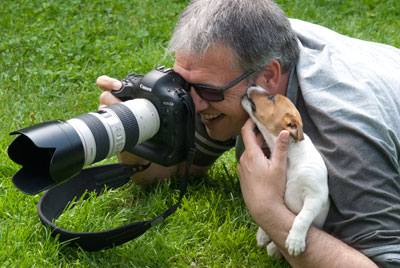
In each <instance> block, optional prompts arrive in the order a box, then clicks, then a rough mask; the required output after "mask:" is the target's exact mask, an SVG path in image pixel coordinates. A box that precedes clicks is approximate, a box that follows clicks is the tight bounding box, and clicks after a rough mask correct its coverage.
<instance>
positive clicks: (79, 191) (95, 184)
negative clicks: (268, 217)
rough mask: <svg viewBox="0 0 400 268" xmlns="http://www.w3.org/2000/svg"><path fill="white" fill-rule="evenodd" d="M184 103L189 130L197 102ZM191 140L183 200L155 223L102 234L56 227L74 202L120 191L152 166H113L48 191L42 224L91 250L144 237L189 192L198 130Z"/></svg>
mask: <svg viewBox="0 0 400 268" xmlns="http://www.w3.org/2000/svg"><path fill="white" fill-rule="evenodd" d="M182 100H183V102H184V103H185V105H186V106H187V108H188V109H187V110H188V111H189V116H188V120H187V124H188V129H194V109H193V103H192V102H191V100H189V99H186V98H183V99H182ZM187 139H188V144H190V148H189V152H188V157H187V161H186V167H185V174H184V176H183V178H182V181H181V183H180V194H179V199H178V201H177V203H176V204H174V205H173V206H171V207H170V208H168V209H167V210H165V211H164V212H163V213H162V214H160V215H159V216H157V217H154V218H152V219H151V220H147V221H141V222H133V223H130V224H127V225H123V226H120V227H117V228H114V229H110V230H105V231H98V232H71V231H68V230H65V229H63V228H60V227H58V226H56V225H55V224H54V221H55V220H56V219H57V218H58V217H59V216H60V215H61V214H62V213H63V212H64V211H65V210H66V208H68V207H69V206H70V204H71V202H74V200H78V199H80V198H81V197H82V196H83V195H84V197H83V198H87V197H89V194H88V193H90V192H95V193H96V194H98V195H100V194H102V193H103V192H104V190H105V189H106V188H107V189H115V188H118V187H120V186H122V185H124V184H126V183H127V182H128V181H129V180H130V177H131V176H132V175H133V174H134V173H135V172H138V171H143V170H144V169H146V168H147V167H148V166H149V165H150V164H148V165H147V166H140V165H138V166H131V165H124V164H110V165H103V166H94V167H90V168H86V169H83V170H82V172H81V173H80V174H79V175H77V176H76V177H74V178H72V179H70V180H68V181H67V182H65V183H63V184H61V185H59V186H57V187H54V188H52V189H50V190H47V191H46V192H45V193H44V194H43V195H42V197H41V198H40V200H39V203H38V205H37V210H38V214H39V218H40V220H41V222H42V223H43V224H44V225H47V226H49V227H50V229H51V230H52V235H53V236H59V237H58V239H59V241H71V242H73V243H75V244H77V245H79V246H80V247H82V248H83V249H84V250H87V251H97V250H101V249H106V248H112V247H114V246H118V245H121V244H123V243H125V242H128V241H130V240H132V239H134V238H136V237H138V236H140V235H142V234H143V233H144V232H146V231H147V230H148V229H149V228H150V227H152V226H154V225H156V224H158V223H160V222H162V221H163V220H164V219H165V218H167V217H168V216H169V215H171V214H172V213H174V212H175V211H176V209H177V208H178V206H179V204H180V202H181V200H182V198H183V196H184V195H185V193H186V190H187V184H188V180H189V167H190V166H191V164H192V162H193V159H194V155H195V150H196V149H195V145H194V131H193V132H192V131H188V134H187Z"/></svg>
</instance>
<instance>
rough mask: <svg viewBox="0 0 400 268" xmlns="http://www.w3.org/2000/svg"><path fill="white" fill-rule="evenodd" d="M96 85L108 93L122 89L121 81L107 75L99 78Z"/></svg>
mask: <svg viewBox="0 0 400 268" xmlns="http://www.w3.org/2000/svg"><path fill="white" fill-rule="evenodd" d="M96 83H97V85H98V86H99V87H100V88H101V89H102V90H107V91H111V90H118V89H120V88H121V87H122V83H121V81H119V80H117V79H115V78H111V77H109V76H107V75H102V76H100V77H98V78H97V81H96Z"/></svg>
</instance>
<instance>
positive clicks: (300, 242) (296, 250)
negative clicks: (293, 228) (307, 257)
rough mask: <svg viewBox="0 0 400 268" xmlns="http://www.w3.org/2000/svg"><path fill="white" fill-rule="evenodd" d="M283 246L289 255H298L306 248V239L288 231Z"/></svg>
mask: <svg viewBox="0 0 400 268" xmlns="http://www.w3.org/2000/svg"><path fill="white" fill-rule="evenodd" d="M285 246H286V249H287V250H288V252H289V254H290V255H291V256H298V255H300V254H301V253H303V252H304V250H306V240H305V238H303V237H302V236H301V235H297V234H296V233H294V232H289V235H288V237H287V238H286V243H285Z"/></svg>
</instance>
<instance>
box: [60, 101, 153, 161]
mask: <svg viewBox="0 0 400 268" xmlns="http://www.w3.org/2000/svg"><path fill="white" fill-rule="evenodd" d="M121 104H122V105H124V106H126V107H127V108H129V110H130V111H131V112H132V113H133V115H134V117H135V119H136V121H137V124H138V128H139V129H138V133H139V137H137V139H138V140H137V143H136V144H139V143H142V142H144V141H146V140H148V139H150V138H152V137H153V136H154V135H155V134H157V132H158V130H159V129H160V117H159V114H158V112H157V109H156V107H155V106H154V105H153V104H152V103H151V102H150V101H149V100H147V99H133V100H129V101H126V102H121ZM88 114H90V115H92V116H95V117H96V118H97V119H99V120H100V121H101V123H102V125H103V126H104V128H105V130H106V132H107V135H108V140H109V145H110V146H109V148H108V153H107V157H106V158H108V157H111V156H114V155H116V154H118V153H120V152H122V150H123V149H124V147H125V144H126V139H129V138H134V139H136V137H127V136H126V132H125V128H124V125H123V122H121V119H120V118H119V117H118V115H117V114H116V113H115V112H114V111H113V110H112V109H110V108H107V107H105V108H102V109H101V112H98V113H88ZM129 120H131V119H129ZM132 120H133V119H132ZM67 123H68V124H70V125H71V126H72V127H73V128H74V129H75V130H76V132H77V133H78V135H79V137H80V139H81V142H82V145H83V148H84V151H85V162H84V166H87V165H90V164H92V163H93V162H94V161H95V158H96V153H97V151H98V150H97V148H96V140H95V135H96V133H93V132H92V130H91V129H90V128H89V127H88V126H87V124H86V123H85V122H84V121H82V120H81V119H80V118H72V119H70V120H68V121H67Z"/></svg>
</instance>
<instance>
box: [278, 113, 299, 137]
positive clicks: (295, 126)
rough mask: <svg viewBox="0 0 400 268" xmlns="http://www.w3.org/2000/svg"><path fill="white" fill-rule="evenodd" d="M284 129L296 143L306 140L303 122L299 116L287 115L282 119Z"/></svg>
mask: <svg viewBox="0 0 400 268" xmlns="http://www.w3.org/2000/svg"><path fill="white" fill-rule="evenodd" d="M282 127H283V129H285V130H287V131H289V133H290V136H292V137H293V138H294V140H295V142H298V141H302V140H304V133H303V122H302V121H301V118H300V117H299V116H297V115H293V114H290V113H287V114H285V115H284V116H283V118H282Z"/></svg>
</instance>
